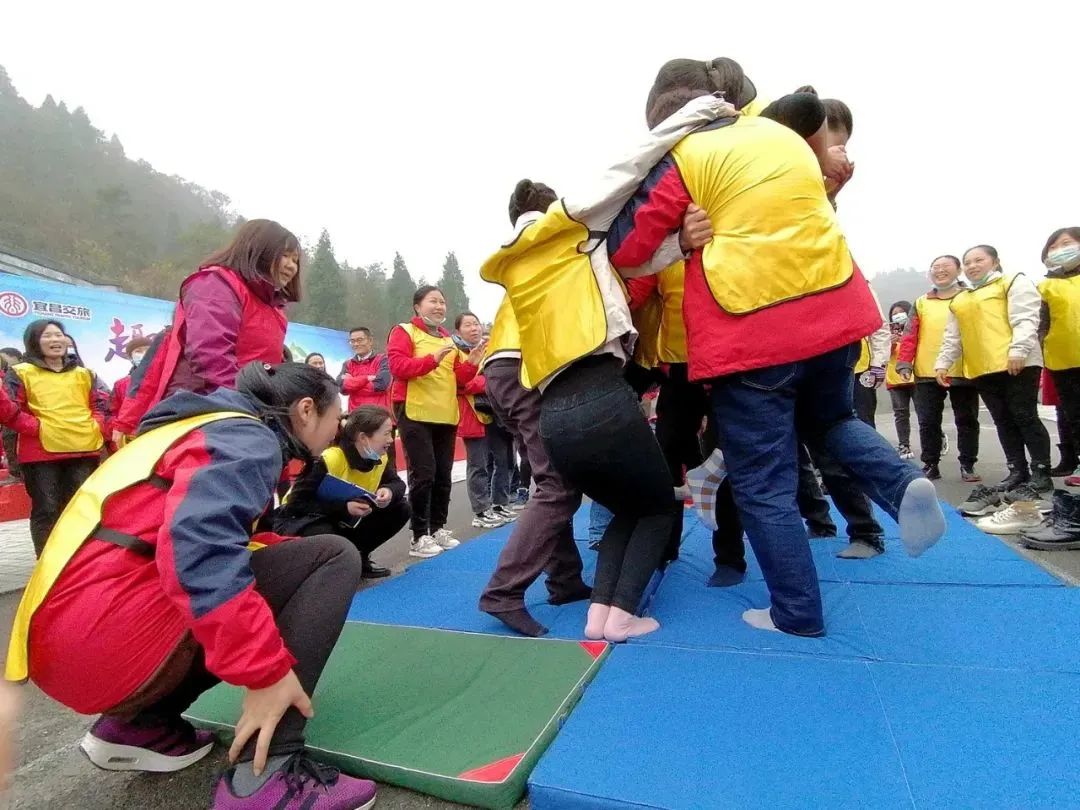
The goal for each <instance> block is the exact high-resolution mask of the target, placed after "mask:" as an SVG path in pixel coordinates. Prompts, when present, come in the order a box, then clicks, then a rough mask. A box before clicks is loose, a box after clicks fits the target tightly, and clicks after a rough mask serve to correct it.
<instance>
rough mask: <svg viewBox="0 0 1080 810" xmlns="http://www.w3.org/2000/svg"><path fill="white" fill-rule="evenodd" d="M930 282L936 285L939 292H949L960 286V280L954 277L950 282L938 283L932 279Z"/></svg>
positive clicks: (935, 287)
mask: <svg viewBox="0 0 1080 810" xmlns="http://www.w3.org/2000/svg"><path fill="white" fill-rule="evenodd" d="M930 283H931V284H933V285H934V289H935V290H937V291H938V292H949V291H950V290H955V289H956V288H957V287H958V286H960V282H959V281H958V280H957V279H953V280H952V281H951V282H949V283H948V284H937V283H936V282H934V281H931V282H930Z"/></svg>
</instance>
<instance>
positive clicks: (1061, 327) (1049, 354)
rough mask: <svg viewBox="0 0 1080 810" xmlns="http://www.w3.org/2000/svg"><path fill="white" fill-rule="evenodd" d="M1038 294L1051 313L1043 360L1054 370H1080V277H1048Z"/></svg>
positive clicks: (1044, 343)
mask: <svg viewBox="0 0 1080 810" xmlns="http://www.w3.org/2000/svg"><path fill="white" fill-rule="evenodd" d="M1039 295H1041V296H1042V297H1043V301H1045V302H1046V306H1047V307H1048V308H1049V310H1050V331H1049V332H1047V333H1046V339H1045V340H1044V341H1043V360H1044V362H1045V363H1046V367H1047V368H1048V369H1050V370H1051V371H1064V370H1065V369H1067V368H1077V367H1080V275H1075V276H1066V277H1065V278H1048V279H1046V280H1044V281H1043V282H1041V283H1040V284H1039Z"/></svg>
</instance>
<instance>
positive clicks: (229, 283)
mask: <svg viewBox="0 0 1080 810" xmlns="http://www.w3.org/2000/svg"><path fill="white" fill-rule="evenodd" d="M287 326H288V321H287V319H286V317H285V301H284V299H282V298H281V296H280V295H279V294H278V293H277V292H276V291H275V290H274V287H273V285H271V284H270V282H269V281H266V280H263V279H259V280H258V281H257V282H256V283H254V284H252V285H248V284H246V283H245V282H244V281H243V279H242V278H241V277H240V275H239V274H238V273H236V272H235V271H234V270H231V269H230V268H228V267H217V266H213V267H204V268H201V269H200V270H198V271H197V272H195V273H193V274H192V275H190V276H188V277H187V278H186V279H185V280H184V282H183V283H182V284H181V285H180V300H179V301H178V302H177V304H176V311H175V314H174V315H173V325H172V329H171V330H170V331H169V334H168V335H167V336H166V338H165V340H164V341H163V342H162V344H161V345H156V344H155V345H153V346H152V347H151V349H150V351H148V352H147V354H146V356H145V357H143V361H142V363H140V364H139V374H137V375H136V381H135V382H133V383H132V385H131V387H130V389H129V390H128V397H127V399H126V400H125V401H124V404H123V406H122V407H121V408H120V410H119V413H118V414H117V415H116V417H115V419H114V422H113V428H114V429H116V430H119V431H120V432H122V433H126V434H128V435H133V434H134V433H135V428H136V427H138V424H139V420H140V419H141V418H142V416H143V414H145V413H146V412H147V411H149V410H150V408H152V407H153V406H154V405H156V404H157V403H158V402H160V401H161V400H162V399H164V398H165V397H167V396H169V395H170V394H173V393H175V392H177V391H194V392H195V393H197V394H206V393H210V392H211V391H214V390H216V389H218V388H232V387H233V385H234V384H235V382H236V375H237V374H239V373H240V369H241V368H243V367H244V366H245V365H247V364H248V363H250V362H252V361H255V360H257V361H259V362H262V363H280V362H281V361H282V359H283V357H284V349H285V329H286V327H287Z"/></svg>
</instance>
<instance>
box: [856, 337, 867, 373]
mask: <svg viewBox="0 0 1080 810" xmlns="http://www.w3.org/2000/svg"><path fill="white" fill-rule="evenodd" d="M852 370H853V371H854V372H855V373H856V374H862V373H863V372H864V371H869V370H870V339H869V338H863V339H862V343H860V344H859V359H858V360H856V361H855V368H854V369H852Z"/></svg>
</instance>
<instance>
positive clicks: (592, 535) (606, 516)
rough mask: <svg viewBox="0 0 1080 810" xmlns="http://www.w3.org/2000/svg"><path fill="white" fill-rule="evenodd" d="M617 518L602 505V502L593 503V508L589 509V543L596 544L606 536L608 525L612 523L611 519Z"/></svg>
mask: <svg viewBox="0 0 1080 810" xmlns="http://www.w3.org/2000/svg"><path fill="white" fill-rule="evenodd" d="M613 517H615V515H613V514H612V513H611V510H610V509H608V508H607V507H606V506H604V505H603V504H601V503H600V501H593V502H592V506H590V507H589V542H590V543H592V542H595V541H597V540H599V539H600V538H601V537H603V536H604V532H606V531H607V527H608V524H609V523H611V519H612V518H613Z"/></svg>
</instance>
